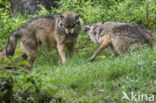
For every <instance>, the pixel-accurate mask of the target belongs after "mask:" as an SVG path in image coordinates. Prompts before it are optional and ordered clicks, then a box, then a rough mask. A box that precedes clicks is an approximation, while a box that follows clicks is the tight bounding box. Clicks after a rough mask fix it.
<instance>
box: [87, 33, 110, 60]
mask: <svg viewBox="0 0 156 103" xmlns="http://www.w3.org/2000/svg"><path fill="white" fill-rule="evenodd" d="M109 44H110V37H109V36H107V35H106V36H104V37H102V38H101V39H100V47H99V48H98V49H97V50H96V51H95V53H94V54H93V56H92V57H91V58H90V59H89V62H91V61H93V60H94V58H95V57H96V56H97V55H98V54H99V53H100V52H101V51H102V50H103V49H104V48H106V47H107V46H108V45H109Z"/></svg>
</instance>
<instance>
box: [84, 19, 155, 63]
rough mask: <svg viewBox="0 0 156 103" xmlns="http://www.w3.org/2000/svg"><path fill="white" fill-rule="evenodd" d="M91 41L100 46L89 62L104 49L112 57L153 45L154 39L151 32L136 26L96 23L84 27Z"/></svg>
mask: <svg viewBox="0 0 156 103" xmlns="http://www.w3.org/2000/svg"><path fill="white" fill-rule="evenodd" d="M84 32H86V33H87V34H88V35H89V36H90V38H91V40H93V41H94V42H95V43H97V44H100V47H99V48H98V49H97V50H96V52H95V53H94V54H93V56H92V57H91V58H90V60H89V61H92V60H93V59H94V58H95V57H96V56H97V55H98V54H99V53H100V52H101V51H102V50H103V49H104V48H106V49H107V50H108V51H111V52H113V54H114V55H117V54H121V53H125V52H126V51H133V50H134V49H136V48H138V47H139V45H140V44H141V45H143V46H144V45H151V46H152V45H153V43H154V37H153V35H152V34H151V32H150V31H149V30H147V29H145V28H143V27H142V26H140V25H138V24H129V23H120V22H105V23H102V22H98V23H94V24H92V25H91V26H87V25H86V26H85V27H84Z"/></svg>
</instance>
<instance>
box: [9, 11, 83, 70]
mask: <svg viewBox="0 0 156 103" xmlns="http://www.w3.org/2000/svg"><path fill="white" fill-rule="evenodd" d="M81 26H82V21H81V19H80V18H79V14H77V13H74V12H64V13H62V14H55V15H46V16H40V17H37V18H34V19H32V20H31V21H29V22H27V23H25V24H24V25H23V26H21V27H20V28H18V29H17V30H15V31H14V32H13V33H12V35H11V36H10V37H9V40H8V44H7V48H6V55H7V56H13V55H14V52H15V48H16V43H17V39H20V45H21V48H22V50H23V52H24V54H23V58H25V59H26V58H27V57H30V61H29V66H28V67H29V68H32V65H33V62H34V60H35V58H36V55H37V47H38V46H39V45H40V44H42V45H43V46H45V47H47V48H57V49H58V52H59V55H60V56H61V59H62V62H63V63H65V61H66V56H65V48H67V50H68V53H69V55H70V56H72V55H73V49H74V46H75V44H76V42H77V40H78V36H79V34H80V30H81Z"/></svg>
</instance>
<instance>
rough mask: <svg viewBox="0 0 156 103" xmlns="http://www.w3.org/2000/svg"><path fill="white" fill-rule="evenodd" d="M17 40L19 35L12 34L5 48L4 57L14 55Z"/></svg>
mask: <svg viewBox="0 0 156 103" xmlns="http://www.w3.org/2000/svg"><path fill="white" fill-rule="evenodd" d="M18 38H19V34H16V32H13V34H12V35H11V36H10V37H9V39H8V44H7V48H6V56H13V55H14V52H15V48H16V44H17V39H18Z"/></svg>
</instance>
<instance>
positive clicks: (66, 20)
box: [59, 12, 80, 35]
mask: <svg viewBox="0 0 156 103" xmlns="http://www.w3.org/2000/svg"><path fill="white" fill-rule="evenodd" d="M79 17H80V15H79V14H76V13H74V12H65V13H62V14H60V21H59V26H60V28H61V29H63V30H64V31H65V33H66V34H67V35H73V34H74V33H75V32H76V28H77V27H78V26H80V19H79Z"/></svg>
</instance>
